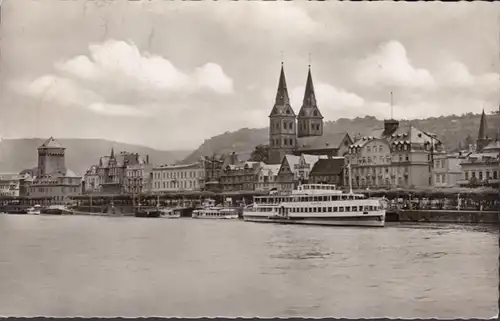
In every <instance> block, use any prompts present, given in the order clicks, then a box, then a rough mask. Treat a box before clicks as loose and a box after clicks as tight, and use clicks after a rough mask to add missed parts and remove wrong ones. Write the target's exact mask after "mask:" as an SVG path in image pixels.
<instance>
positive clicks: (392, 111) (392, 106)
mask: <svg viewBox="0 0 500 321" xmlns="http://www.w3.org/2000/svg"><path fill="white" fill-rule="evenodd" d="M391 119H394V104H393V97H392V91H391Z"/></svg>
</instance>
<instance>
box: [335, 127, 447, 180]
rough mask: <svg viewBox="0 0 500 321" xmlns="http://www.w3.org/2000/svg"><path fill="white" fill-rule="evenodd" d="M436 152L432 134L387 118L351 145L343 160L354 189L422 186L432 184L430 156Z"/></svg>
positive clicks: (438, 144) (437, 144) (438, 145)
mask: <svg viewBox="0 0 500 321" xmlns="http://www.w3.org/2000/svg"><path fill="white" fill-rule="evenodd" d="M440 152H443V145H442V143H441V142H440V141H439V140H438V139H437V138H436V136H435V135H433V134H430V133H425V132H423V131H421V130H419V129H418V128H416V127H414V126H412V125H411V124H409V125H406V126H400V124H399V122H398V121H397V120H394V119H390V120H386V121H384V128H382V129H376V130H374V131H372V133H371V134H370V135H369V136H364V137H361V138H359V139H358V140H357V141H356V142H355V143H354V144H352V145H351V146H350V148H349V153H348V154H347V155H346V161H347V162H348V163H350V164H351V173H352V184H353V187H355V188H368V187H369V188H377V187H385V188H394V187H425V186H430V185H431V184H432V175H431V173H432V165H433V156H434V154H436V153H440ZM344 177H345V178H346V179H347V177H348V175H347V173H346V172H345V173H344ZM344 184H346V182H344Z"/></svg>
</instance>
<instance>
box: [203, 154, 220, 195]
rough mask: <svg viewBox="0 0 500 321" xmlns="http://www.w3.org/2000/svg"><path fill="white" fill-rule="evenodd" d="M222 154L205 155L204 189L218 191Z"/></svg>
mask: <svg viewBox="0 0 500 321" xmlns="http://www.w3.org/2000/svg"><path fill="white" fill-rule="evenodd" d="M224 160H225V157H224V155H222V156H220V157H217V155H215V154H214V155H212V156H210V157H209V156H205V158H204V162H205V189H206V190H207V191H218V190H220V188H221V185H220V174H221V172H222V166H223V164H224Z"/></svg>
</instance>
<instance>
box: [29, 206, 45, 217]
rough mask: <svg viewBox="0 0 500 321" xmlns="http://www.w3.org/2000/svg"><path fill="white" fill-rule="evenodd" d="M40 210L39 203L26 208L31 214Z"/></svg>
mask: <svg viewBox="0 0 500 321" xmlns="http://www.w3.org/2000/svg"><path fill="white" fill-rule="evenodd" d="M41 210H42V206H41V205H39V204H36V205H35V206H33V207H30V208H29V209H28V214H31V215H40V213H41Z"/></svg>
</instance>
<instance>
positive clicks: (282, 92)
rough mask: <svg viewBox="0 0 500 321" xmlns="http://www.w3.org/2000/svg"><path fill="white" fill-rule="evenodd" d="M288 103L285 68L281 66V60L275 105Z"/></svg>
mask: <svg viewBox="0 0 500 321" xmlns="http://www.w3.org/2000/svg"><path fill="white" fill-rule="evenodd" d="M289 103H290V98H289V97H288V89H287V86H286V78H285V69H284V67H283V62H281V73H280V80H279V82H278V90H277V91H276V101H275V104H276V105H285V104H289Z"/></svg>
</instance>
